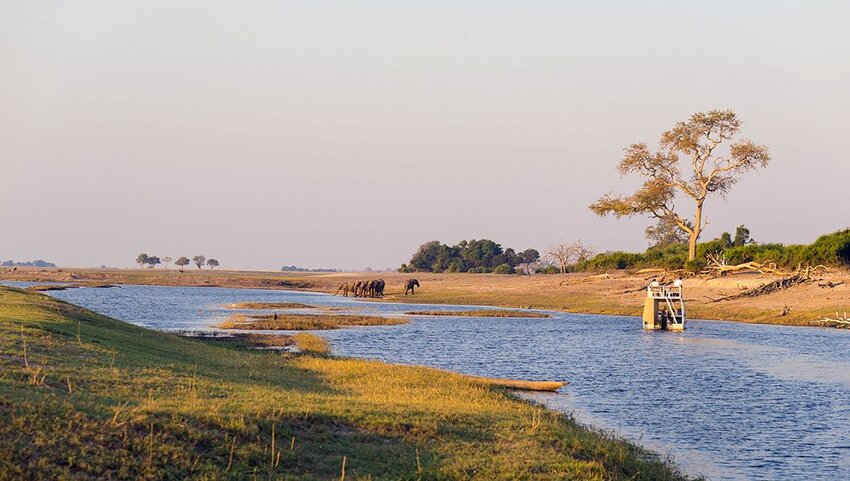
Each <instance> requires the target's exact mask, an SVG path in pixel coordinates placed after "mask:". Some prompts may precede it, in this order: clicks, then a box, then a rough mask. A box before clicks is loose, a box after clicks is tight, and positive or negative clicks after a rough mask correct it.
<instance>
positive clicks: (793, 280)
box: [709, 274, 811, 302]
mask: <svg viewBox="0 0 850 481" xmlns="http://www.w3.org/2000/svg"><path fill="white" fill-rule="evenodd" d="M810 281H811V279H810V278H808V277H806V276H803V275H800V274H795V275H793V276H789V277H783V278H782V279H777V280H775V281H773V282H768V283H767V284H762V285H760V286H758V287H756V288H753V289H747V290H746V291H743V292H739V293H737V294H733V295H731V296H726V297H721V298H719V299H710V298H709V299H710V300H711V302H721V301H731V300H733V299H743V298H746V297H759V296H764V295H767V294H772V293H774V292H779V291H784V290H785V289H788V288H790V287H794V286H796V285H799V284H804V283H806V282H810Z"/></svg>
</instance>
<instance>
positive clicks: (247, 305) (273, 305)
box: [226, 302, 316, 310]
mask: <svg viewBox="0 0 850 481" xmlns="http://www.w3.org/2000/svg"><path fill="white" fill-rule="evenodd" d="M226 307H227V308H229V309H258V310H263V309H313V308H315V307H316V306H311V305H309V304H301V303H300V302H238V303H235V304H228V305H227V306H226Z"/></svg>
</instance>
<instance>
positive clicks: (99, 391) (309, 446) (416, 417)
mask: <svg viewBox="0 0 850 481" xmlns="http://www.w3.org/2000/svg"><path fill="white" fill-rule="evenodd" d="M297 337H299V336H296V338H297ZM302 342H306V343H307V344H310V343H312V346H313V348H314V349H308V350H309V351H311V352H316V354H315V355H314V354H306V355H289V354H280V353H275V352H266V351H254V350H245V349H243V348H240V347H238V346H237V345H226V344H221V343H219V342H217V341H215V340H212V341H201V340H195V339H187V338H180V337H177V336H175V335H171V334H166V333H161V332H156V331H151V330H148V329H144V328H141V327H136V326H132V325H129V324H126V323H123V322H120V321H116V320H113V319H110V318H107V317H105V316H101V315H98V314H94V313H92V312H90V311H87V310H85V309H82V308H79V307H76V306H73V305H71V304H68V303H65V302H62V301H58V300H55V299H52V298H49V297H47V296H44V295H40V294H36V293H31V292H25V291H22V290H18V289H10V288H0V446H2V449H0V479H2V480H17V479H34V480H37V479H118V478H121V479H204V480H214V479H306V480H312V479H317V480H318V479H340V478H341V474H342V466H343V462H344V463H345V479H348V480H367V479H371V480H378V479H393V480H395V479H409V480H419V479H422V480H426V479H481V480H484V479H487V480H490V479H597V480H603V479H643V480H657V479H661V480H663V479H680V477H679V476H678V475H677V473H676V472H675V471H674V469H673V468H671V467H669V466H668V465H665V464H663V463H661V462H659V461H657V460H654V459H653V457H652V456H651V455H650V454H648V453H647V452H645V451H643V450H642V449H640V448H638V447H635V446H634V445H632V444H629V443H626V442H623V441H620V440H617V439H614V438H612V437H610V436H608V435H605V434H601V433H597V432H594V431H590V430H588V429H585V428H583V427H580V426H578V425H577V424H576V423H574V422H573V421H572V420H571V419H570V418H569V417H567V416H565V415H561V414H557V413H554V412H550V411H547V410H543V409H541V408H540V407H538V406H536V405H534V404H531V403H527V402H523V401H519V400H517V399H514V398H513V397H511V396H510V395H507V394H505V393H503V392H500V391H498V390H494V389H492V388H487V387H483V386H480V385H477V384H475V383H473V382H471V381H469V380H467V379H465V378H463V377H462V376H460V375H454V374H451V373H445V372H440V371H436V370H432V369H427V368H421V367H403V366H394V365H388V364H383V363H379V362H374V361H361V360H352V359H339V358H334V357H331V356H329V355H327V354H326V353H324V352H322V350H323V349H322V347H323V343H322V342H321V340H317V339H316V338H310V337H305V336H303V335H301V336H300V340H299V339H296V343H299V344H300V343H302ZM325 349H326V348H325Z"/></svg>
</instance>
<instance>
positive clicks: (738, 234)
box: [732, 224, 753, 247]
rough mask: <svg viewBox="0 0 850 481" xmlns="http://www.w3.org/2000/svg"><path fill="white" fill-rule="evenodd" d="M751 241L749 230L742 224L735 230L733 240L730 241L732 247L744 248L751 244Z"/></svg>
mask: <svg viewBox="0 0 850 481" xmlns="http://www.w3.org/2000/svg"><path fill="white" fill-rule="evenodd" d="M752 243H753V240H752V239H751V238H750V229H747V227H746V226H745V225H743V224H741V225H739V226H738V228H737V229H735V239H734V240H733V241H732V245H733V246H735V247H741V246H745V245H747V244H752Z"/></svg>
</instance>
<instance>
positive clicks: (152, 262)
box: [146, 256, 162, 269]
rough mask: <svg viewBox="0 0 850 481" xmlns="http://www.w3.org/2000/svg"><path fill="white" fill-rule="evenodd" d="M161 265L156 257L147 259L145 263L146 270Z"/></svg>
mask: <svg viewBox="0 0 850 481" xmlns="http://www.w3.org/2000/svg"><path fill="white" fill-rule="evenodd" d="M161 263H162V261H160V260H159V257H157V256H150V257H148V260H147V262H146V264H147V265H148V268H150V269H153V268H154V267H156V266H157V264H161Z"/></svg>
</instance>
